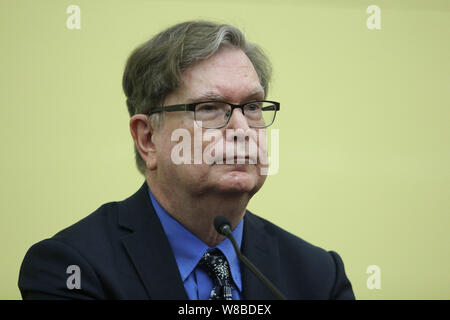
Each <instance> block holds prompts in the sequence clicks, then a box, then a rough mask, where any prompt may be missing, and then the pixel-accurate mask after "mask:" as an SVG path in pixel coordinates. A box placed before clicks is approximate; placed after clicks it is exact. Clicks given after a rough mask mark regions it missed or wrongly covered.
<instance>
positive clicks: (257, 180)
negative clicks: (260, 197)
mask: <svg viewBox="0 0 450 320" xmlns="http://www.w3.org/2000/svg"><path fill="white" fill-rule="evenodd" d="M264 180H265V177H263V178H261V176H257V175H255V174H254V173H249V172H246V171H230V172H226V173H224V174H222V176H221V177H220V178H219V179H217V180H216V181H217V184H216V185H218V188H219V189H220V190H221V191H222V192H231V193H236V192H237V193H249V194H251V195H253V194H255V193H256V192H257V191H258V190H259V189H260V188H261V186H262V184H263V183H264Z"/></svg>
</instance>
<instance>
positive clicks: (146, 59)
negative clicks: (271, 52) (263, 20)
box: [122, 21, 272, 174]
mask: <svg viewBox="0 0 450 320" xmlns="http://www.w3.org/2000/svg"><path fill="white" fill-rule="evenodd" d="M223 45H231V46H233V47H236V48H239V49H241V50H242V51H243V52H244V53H245V54H246V55H247V57H248V58H249V60H250V61H251V62H252V64H253V66H254V68H255V70H256V73H257V74H258V77H259V81H260V83H261V86H262V87H263V89H264V93H265V95H267V92H268V90H269V82H270V77H271V73H272V68H271V64H270V61H269V59H268V58H267V56H266V55H265V54H264V52H263V51H262V49H261V48H260V47H258V46H257V45H256V44H253V43H250V42H248V41H247V40H246V39H245V36H244V34H243V33H242V32H241V31H240V30H239V29H237V28H236V27H234V26H231V25H227V24H217V23H214V22H209V21H187V22H183V23H179V24H177V25H174V26H172V27H170V28H168V29H166V30H164V31H162V32H161V33H159V34H157V35H156V36H154V37H153V38H151V39H150V40H148V41H147V42H145V43H143V44H142V45H140V46H139V47H137V48H136V49H135V50H134V51H133V52H132V53H131V55H130V57H129V58H128V60H127V63H126V66H125V71H124V74H123V79H122V86H123V90H124V92H125V95H126V96H127V107H128V112H129V114H130V117H132V116H133V115H135V114H147V113H148V112H149V111H150V110H151V109H152V108H155V107H160V106H162V104H163V103H164V100H165V98H166V96H167V95H168V94H170V93H171V92H173V91H174V90H176V89H177V88H178V87H179V85H180V82H181V74H182V73H183V71H184V70H185V69H187V68H188V67H190V66H192V65H193V64H195V63H196V62H199V61H202V60H205V59H208V58H209V57H210V56H212V55H214V54H215V53H216V52H217V51H219V49H220V48H221V47H222V46H223ZM163 117H164V114H163V113H156V114H153V115H152V116H150V117H149V118H150V119H149V120H150V123H151V125H152V127H154V128H155V129H157V128H158V127H159V126H160V125H161V122H162V119H163ZM134 150H135V156H136V165H137V168H138V170H139V171H140V172H141V173H142V174H145V170H146V164H145V162H144V160H143V159H142V157H141V155H140V154H139V151H138V150H137V148H136V146H134Z"/></svg>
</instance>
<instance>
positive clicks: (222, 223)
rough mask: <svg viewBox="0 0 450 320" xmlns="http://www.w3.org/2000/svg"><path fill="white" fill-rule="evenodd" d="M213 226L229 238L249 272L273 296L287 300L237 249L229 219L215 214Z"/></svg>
mask: <svg viewBox="0 0 450 320" xmlns="http://www.w3.org/2000/svg"><path fill="white" fill-rule="evenodd" d="M214 228H216V231H217V232H218V233H220V234H221V235H224V236H225V237H227V238H228V239H230V241H231V243H232V244H233V247H234V250H235V251H236V254H237V256H238V258H239V260H241V261H242V263H244V264H245V265H246V267H247V268H249V269H250V271H251V272H253V274H254V275H255V276H256V277H257V278H258V279H259V280H260V281H261V282H262V283H263V284H264V285H265V286H266V288H268V289H269V290H270V291H271V292H272V293H273V295H274V296H276V297H277V298H278V299H279V300H287V299H286V297H285V296H283V294H282V293H281V292H280V291H279V290H278V289H277V288H276V287H275V286H274V285H273V283H272V282H270V280H269V279H267V278H266V277H265V276H264V275H263V274H262V273H261V271H259V270H258V269H257V268H256V267H255V265H254V264H253V263H251V262H250V260H248V259H247V257H246V256H244V255H243V254H242V253H241V251H240V250H239V248H238V246H237V243H236V240H235V239H234V237H233V233H232V232H231V224H230V221H228V219H227V218H226V217H224V216H217V217H216V218H215V219H214Z"/></svg>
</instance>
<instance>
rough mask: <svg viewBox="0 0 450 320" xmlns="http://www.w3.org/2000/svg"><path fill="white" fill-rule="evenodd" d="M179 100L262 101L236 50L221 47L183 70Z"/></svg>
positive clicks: (256, 80) (251, 70)
mask: <svg viewBox="0 0 450 320" xmlns="http://www.w3.org/2000/svg"><path fill="white" fill-rule="evenodd" d="M178 91H179V92H178V95H179V97H180V98H182V99H184V100H185V101H186V100H198V99H199V98H202V97H207V96H211V97H221V98H223V99H225V100H227V101H229V102H240V101H241V100H242V99H246V98H247V97H249V96H252V97H253V96H258V97H260V98H261V97H264V90H263V88H262V86H261V84H260V82H259V78H258V75H257V73H256V70H255V68H254V67H253V64H252V62H251V61H250V59H249V58H248V57H247V55H246V54H245V53H244V52H243V51H242V50H240V49H237V48H230V47H225V48H222V49H220V50H219V51H218V52H217V53H216V54H214V55H213V56H211V57H209V58H208V59H206V60H203V61H201V62H199V63H197V64H195V65H194V66H192V67H190V68H188V69H186V70H185V71H184V73H183V75H182V84H181V86H180V88H179V90H178Z"/></svg>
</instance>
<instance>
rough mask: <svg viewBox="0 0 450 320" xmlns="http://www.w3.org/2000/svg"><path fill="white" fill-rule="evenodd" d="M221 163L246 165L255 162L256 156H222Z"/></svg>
mask: <svg viewBox="0 0 450 320" xmlns="http://www.w3.org/2000/svg"><path fill="white" fill-rule="evenodd" d="M223 164H228V165H230V164H231V165H233V164H234V165H244V164H245V165H248V164H253V165H255V164H257V159H256V157H250V156H245V157H242V156H234V157H223Z"/></svg>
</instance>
